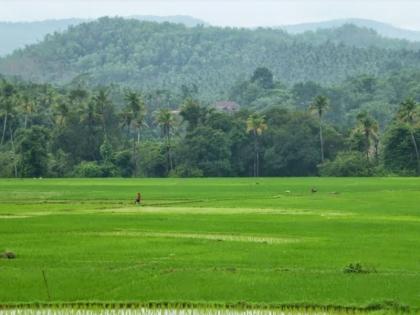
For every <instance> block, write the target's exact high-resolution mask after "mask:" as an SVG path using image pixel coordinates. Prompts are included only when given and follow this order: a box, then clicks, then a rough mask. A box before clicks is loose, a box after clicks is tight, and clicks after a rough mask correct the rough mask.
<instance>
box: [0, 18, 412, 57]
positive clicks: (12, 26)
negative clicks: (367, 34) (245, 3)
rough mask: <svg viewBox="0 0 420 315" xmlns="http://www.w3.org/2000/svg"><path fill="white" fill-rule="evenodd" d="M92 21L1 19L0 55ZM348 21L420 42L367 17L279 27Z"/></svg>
mask: <svg viewBox="0 0 420 315" xmlns="http://www.w3.org/2000/svg"><path fill="white" fill-rule="evenodd" d="M125 18H126V19H130V18H133V19H138V20H140V21H152V22H159V23H162V22H171V23H180V24H184V25H185V26H188V27H194V26H197V25H206V26H209V25H210V24H209V23H207V22H205V21H203V20H201V19H197V18H194V17H191V16H186V15H175V16H154V15H133V16H131V17H125ZM90 21H92V20H88V19H80V18H70V19H56V20H45V21H33V22H31V21H28V22H1V21H0V42H1V43H2V45H1V46H0V57H1V56H5V55H7V54H10V53H12V52H13V51H14V50H15V49H19V48H24V47H25V46H26V45H31V44H35V43H37V42H40V41H42V40H43V38H44V37H45V35H47V34H52V33H54V32H62V31H64V30H66V29H67V28H68V27H69V26H71V25H78V24H80V23H83V22H90ZM346 24H353V25H355V26H358V27H363V28H369V29H371V30H374V31H375V32H377V33H378V34H379V35H381V36H384V37H387V38H397V39H405V40H409V41H420V32H419V31H412V30H406V29H402V28H398V27H395V26H392V25H390V24H386V23H382V22H378V21H373V20H366V19H355V18H349V19H338V20H329V21H323V22H314V23H302V24H296V25H284V26H280V27H279V28H281V29H283V30H285V31H287V32H288V33H291V34H300V33H304V32H314V31H319V30H335V29H337V28H340V27H342V26H343V25H346Z"/></svg>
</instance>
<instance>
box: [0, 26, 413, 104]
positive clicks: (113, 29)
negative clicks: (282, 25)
mask: <svg viewBox="0 0 420 315" xmlns="http://www.w3.org/2000/svg"><path fill="white" fill-rule="evenodd" d="M357 43H358V44H357ZM389 48H392V49H389ZM417 49H418V45H416V44H413V45H410V44H409V43H407V42H404V41H399V40H392V39H384V38H382V37H381V36H378V35H377V34H376V33H374V32H371V31H369V30H367V29H364V28H358V27H354V26H353V27H349V26H344V27H342V28H340V29H338V30H335V31H332V32H328V31H320V32H316V33H310V34H302V35H290V34H287V33H286V32H284V31H282V30H280V29H264V28H258V29H253V30H252V29H235V28H220V27H202V26H196V27H193V28H188V27H185V26H183V25H180V24H170V23H164V24H158V23H151V22H140V21H136V20H126V19H123V18H101V19H99V20H97V21H93V22H89V23H83V24H80V25H77V26H75V27H71V28H70V29H69V30H68V31H66V32H63V33H55V34H53V35H50V36H48V37H47V38H46V39H45V40H44V41H43V42H41V43H39V44H35V45H31V46H28V47H27V48H25V49H23V50H20V51H17V52H15V53H14V54H12V55H11V56H8V57H6V58H4V59H2V60H1V61H0V72H1V73H4V74H8V75H19V76H22V77H23V78H26V79H31V80H37V81H39V80H41V81H47V82H61V83H68V82H70V81H72V80H73V79H75V78H78V77H79V76H80V75H82V74H84V75H85V77H87V78H88V81H89V82H91V83H92V85H109V84H112V83H114V82H119V83H122V84H124V85H125V86H128V87H131V88H137V87H139V86H140V87H141V88H142V89H143V90H151V89H169V90H172V91H179V90H182V92H181V94H182V97H183V98H184V99H185V98H186V97H191V96H192V97H196V96H197V94H196V93H198V96H199V97H200V98H203V99H206V100H212V101H215V100H216V99H217V98H218V97H220V96H221V95H223V91H225V90H226V89H227V88H230V87H232V86H233V85H234V83H235V82H237V81H238V80H242V78H243V77H244V76H247V75H248V74H249V73H252V72H253V71H254V70H255V69H257V68H259V69H260V70H258V71H257V72H256V77H255V80H253V81H254V83H255V84H256V85H257V86H260V87H262V88H271V87H272V85H273V82H272V77H271V75H270V73H272V74H273V75H274V77H276V78H277V79H279V80H281V81H283V82H288V83H289V82H290V83H292V84H293V83H298V82H303V81H315V82H317V83H322V84H335V83H337V82H340V81H343V80H345V79H346V78H347V77H349V76H355V75H359V74H368V75H385V74H389V73H391V72H392V71H395V70H400V69H415V68H417V69H418V68H419V67H420V63H419V60H418V54H417ZM264 69H265V70H264ZM268 69H270V70H268ZM260 79H261V80H260ZM258 82H260V83H261V84H260V83H258ZM195 94H196V95H195Z"/></svg>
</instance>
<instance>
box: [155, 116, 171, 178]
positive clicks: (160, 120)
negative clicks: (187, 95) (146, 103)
mask: <svg viewBox="0 0 420 315" xmlns="http://www.w3.org/2000/svg"><path fill="white" fill-rule="evenodd" d="M156 122H157V124H158V125H159V126H160V128H161V132H162V137H163V138H164V139H165V141H166V154H167V161H168V169H169V170H172V168H173V163H172V152H171V135H172V129H173V127H174V123H175V120H174V116H173V114H172V112H171V111H170V110H169V109H167V108H163V109H160V110H159V111H158V112H157V115H156Z"/></svg>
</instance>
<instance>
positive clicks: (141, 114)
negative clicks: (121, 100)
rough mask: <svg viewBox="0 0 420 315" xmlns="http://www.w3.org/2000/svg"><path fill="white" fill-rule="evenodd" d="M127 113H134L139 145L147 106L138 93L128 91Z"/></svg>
mask: <svg viewBox="0 0 420 315" xmlns="http://www.w3.org/2000/svg"><path fill="white" fill-rule="evenodd" d="M125 100H126V102H127V105H126V109H125V110H126V111H127V112H131V113H132V123H133V124H134V126H135V128H136V129H137V144H139V143H140V132H141V128H142V127H143V126H144V125H145V121H144V119H145V105H144V100H143V98H142V97H141V96H140V95H139V94H137V93H136V92H132V91H128V92H127V93H126V95H125Z"/></svg>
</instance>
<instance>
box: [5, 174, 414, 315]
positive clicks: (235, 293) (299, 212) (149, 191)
mask: <svg viewBox="0 0 420 315" xmlns="http://www.w3.org/2000/svg"><path fill="white" fill-rule="evenodd" d="M312 188H316V190H317V192H315V193H313V192H311V190H312ZM137 192H141V193H142V196H143V202H142V205H141V206H136V205H134V198H135V195H136V193H137ZM5 251H10V252H13V253H14V254H16V258H15V259H5V258H3V259H0V314H1V315H5V314H7V315H9V314H23V313H19V310H18V309H14V310H12V309H5V306H6V305H12V304H13V305H17V307H18V306H19V305H31V304H36V303H56V304H58V305H59V304H60V303H63V305H69V304H70V305H71V304H72V303H90V302H98V303H122V304H123V303H128V302H133V301H134V302H138V303H148V302H153V303H156V305H164V304H165V303H171V304H170V305H177V304H182V303H194V304H195V305H201V304H202V305H211V304H212V303H213V304H214V305H225V304H226V305H227V304H229V303H232V304H234V305H235V304H241V303H242V305H248V304H250V305H251V304H252V305H254V306H255V308H258V306H262V309H263V310H264V311H265V312H269V311H271V312H274V311H276V312H278V313H272V314H288V311H287V310H282V309H277V310H276V309H274V308H272V309H271V310H270V309H269V308H270V307H271V306H273V307H274V306H275V305H282V306H283V307H284V308H287V307H288V306H290V307H292V306H296V305H300V306H301V307H302V308H304V307H306V306H307V307H315V309H314V310H313V311H311V312H309V311H308V312H309V313H308V314H313V313H314V312H315V313H317V312H321V313H322V312H323V310H322V307H327V306H328V307H333V308H337V309H338V310H339V309H340V308H344V310H345V311H346V312H347V310H354V311H355V312H358V311H359V310H360V311H363V310H381V309H382V310H396V311H409V310H411V311H413V312H415V311H416V310H418V309H419V308H420V178H346V179H339V178H276V179H275V178H259V179H237V178H235V179H228V178H223V179H95V180H91V179H31V180H5V179H3V180H0V253H3V252H5ZM2 305H3V310H1V308H2V307H1V306H2ZM168 305H169V304H168ZM265 307H267V308H268V309H264V308H265ZM316 307H320V308H321V310H320V311H317V310H316ZM260 308H261V307H260ZM21 310H22V309H20V311H21ZM26 310H27V309H26ZM146 310H147V309H141V310H138V309H137V310H126V309H123V310H113V311H115V312H117V313H115V314H157V313H156V312H155V311H157V310H156V309H155V310H153V312H152V313H150V312H146ZM165 310H166V311H168V312H169V313H164V314H175V313H176V314H184V313H182V312H186V310H182V308H180V309H174V308H173V307H168V308H165ZM50 311H51V312H53V311H54V310H53V309H51V310H50ZM85 311H88V310H85ZM92 311H98V310H92ZM111 311H112V310H108V311H107V312H108V313H103V314H114V313H112V312H111ZM122 311H127V312H128V313H121V312H122ZM139 311H145V312H146V313H138V312H139ZM149 311H150V310H149ZM213 311H220V310H217V309H216V310H213ZM254 311H255V309H254ZM13 312H17V313H13ZM31 312H32V313H28V314H47V313H45V312H46V310H37V309H33V310H32V311H31ZM109 312H111V313H109ZM118 312H119V313H118ZM133 312H134V313H133ZM180 312H181V313H180ZM244 312H245V313H246V310H243V311H242V313H241V312H239V313H238V314H244ZM261 312H262V311H261ZM290 312H291V314H292V313H293V314H296V311H295V310H291V311H290ZM340 312H341V311H340ZM328 313H331V312H328ZM334 313H335V312H334ZM25 314H26V313H25ZM48 314H56V313H48ZM57 314H58V313H57ZM70 314H90V313H70ZM92 314H96V313H92ZM101 314H102V313H101ZM159 314H160V313H159ZM194 314H197V313H196V312H195V313H194ZM200 314H201V313H200ZM206 314H207V313H206ZM208 314H210V313H208ZM211 314H214V313H211ZM220 314H225V313H220ZM229 314H232V310H230V313H229ZM254 314H255V313H254ZM261 314H266V313H261ZM267 314H269V313H267ZM302 314H305V312H303V313H302Z"/></svg>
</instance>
